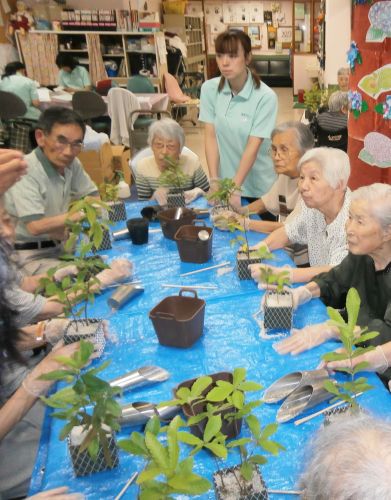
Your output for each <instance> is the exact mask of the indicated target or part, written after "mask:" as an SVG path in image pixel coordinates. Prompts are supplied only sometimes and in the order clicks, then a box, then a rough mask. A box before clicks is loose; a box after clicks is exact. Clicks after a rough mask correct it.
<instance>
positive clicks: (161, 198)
mask: <svg viewBox="0 0 391 500" xmlns="http://www.w3.org/2000/svg"><path fill="white" fill-rule="evenodd" d="M168 192H169V188H166V187H159V188H157V189H156V191H155V192H154V193H153V195H152V198H151V200H156V201H157V203H158V205H160V206H162V207H163V206H165V205H167V195H168Z"/></svg>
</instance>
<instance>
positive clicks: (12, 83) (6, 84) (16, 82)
mask: <svg viewBox="0 0 391 500" xmlns="http://www.w3.org/2000/svg"><path fill="white" fill-rule="evenodd" d="M0 90H2V91H4V92H12V93H13V94H16V95H17V96H18V97H20V98H21V99H22V101H23V102H24V103H25V105H26V108H27V112H26V114H25V115H24V118H29V119H31V120H38V118H39V117H40V115H41V111H40V110H39V109H38V108H36V107H35V106H33V103H32V101H33V100H38V92H37V87H36V85H35V82H33V80H31V79H30V78H27V77H25V76H23V75H11V76H7V77H5V78H2V79H1V80H0Z"/></svg>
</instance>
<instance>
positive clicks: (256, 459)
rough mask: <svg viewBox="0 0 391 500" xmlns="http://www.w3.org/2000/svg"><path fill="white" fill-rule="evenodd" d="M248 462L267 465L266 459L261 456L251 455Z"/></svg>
mask: <svg viewBox="0 0 391 500" xmlns="http://www.w3.org/2000/svg"><path fill="white" fill-rule="evenodd" d="M248 461H249V462H250V463H252V464H257V465H264V464H266V463H267V458H266V457H264V456H262V455H252V456H251V457H250V458H249V459H248Z"/></svg>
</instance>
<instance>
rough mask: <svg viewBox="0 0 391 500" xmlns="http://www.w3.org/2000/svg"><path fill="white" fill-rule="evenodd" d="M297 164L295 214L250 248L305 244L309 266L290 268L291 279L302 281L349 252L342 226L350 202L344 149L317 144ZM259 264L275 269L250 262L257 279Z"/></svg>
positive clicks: (346, 159) (253, 275) (347, 158)
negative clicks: (297, 189)
mask: <svg viewBox="0 0 391 500" xmlns="http://www.w3.org/2000/svg"><path fill="white" fill-rule="evenodd" d="M297 168H298V170H299V184H298V186H299V193H300V196H301V199H300V200H299V202H298V203H299V204H300V206H299V209H298V210H296V209H295V212H296V213H297V215H296V216H295V217H292V218H291V217H290V218H289V219H288V220H287V222H286V223H285V224H284V226H283V227H281V228H279V229H277V230H276V231H273V232H272V233H271V234H270V235H269V236H267V237H266V238H265V239H264V240H262V241H261V242H260V243H258V244H257V245H255V246H254V247H252V248H253V249H256V248H259V247H261V246H265V247H267V248H268V249H269V250H276V249H278V248H283V247H285V246H287V245H291V244H294V243H298V244H301V245H308V257H309V262H310V267H307V268H300V269H294V268H289V271H290V279H291V281H292V282H303V281H309V280H311V279H312V278H313V277H314V276H316V275H317V274H319V273H321V272H326V271H329V270H330V269H331V268H332V267H333V266H336V265H337V264H339V263H340V262H341V261H342V260H343V259H344V258H345V257H346V255H347V253H348V250H347V244H346V236H345V231H344V228H345V223H346V220H347V217H348V211H349V205H350V189H349V188H348V187H347V183H348V179H349V175H350V163H349V157H348V155H347V154H346V153H345V152H344V151H341V150H339V149H333V148H316V149H311V150H310V151H307V152H306V153H305V154H304V155H303V156H302V157H301V159H300V161H299V163H298V165H297ZM262 267H264V268H265V267H268V268H271V269H272V270H273V269H274V270H276V268H273V266H265V265H261V266H260V265H259V264H252V265H250V268H251V275H252V277H253V278H254V279H255V280H256V281H259V280H260V274H261V273H260V268H262Z"/></svg>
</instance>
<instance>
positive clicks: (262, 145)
mask: <svg viewBox="0 0 391 500" xmlns="http://www.w3.org/2000/svg"><path fill="white" fill-rule="evenodd" d="M215 49H216V61H217V65H218V68H219V70H220V73H221V77H217V78H212V79H211V80H208V81H206V82H205V83H204V84H203V85H202V88H201V106H200V121H203V122H205V154H206V161H207V163H208V168H209V175H210V181H211V182H210V184H211V191H214V190H215V189H216V185H217V182H216V181H217V180H218V179H219V178H224V177H230V178H232V179H233V180H234V181H235V183H236V184H237V185H238V186H240V187H241V193H240V194H239V193H236V194H235V195H233V196H232V198H231V201H230V204H231V205H232V206H233V207H234V208H235V207H239V206H240V204H241V200H240V195H241V196H243V197H245V198H248V199H249V200H250V201H252V200H253V199H256V198H260V197H261V196H262V195H263V194H265V193H267V192H268V191H269V189H270V188H271V186H272V184H273V183H274V182H275V180H276V174H275V172H274V169H273V162H272V159H271V158H270V156H269V149H270V144H271V141H270V135H271V132H272V130H273V128H274V126H275V122H276V117H277V106H278V102H277V96H276V94H275V93H274V92H273V90H272V89H271V88H269V87H268V86H267V85H266V84H265V83H263V82H261V81H260V79H259V77H258V75H256V74H255V73H254V72H252V71H251V69H250V68H249V64H250V62H251V40H250V38H249V37H248V36H247V35H246V33H244V32H243V31H240V30H227V31H224V32H223V33H220V34H219V35H218V37H217V38H216V41H215Z"/></svg>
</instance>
